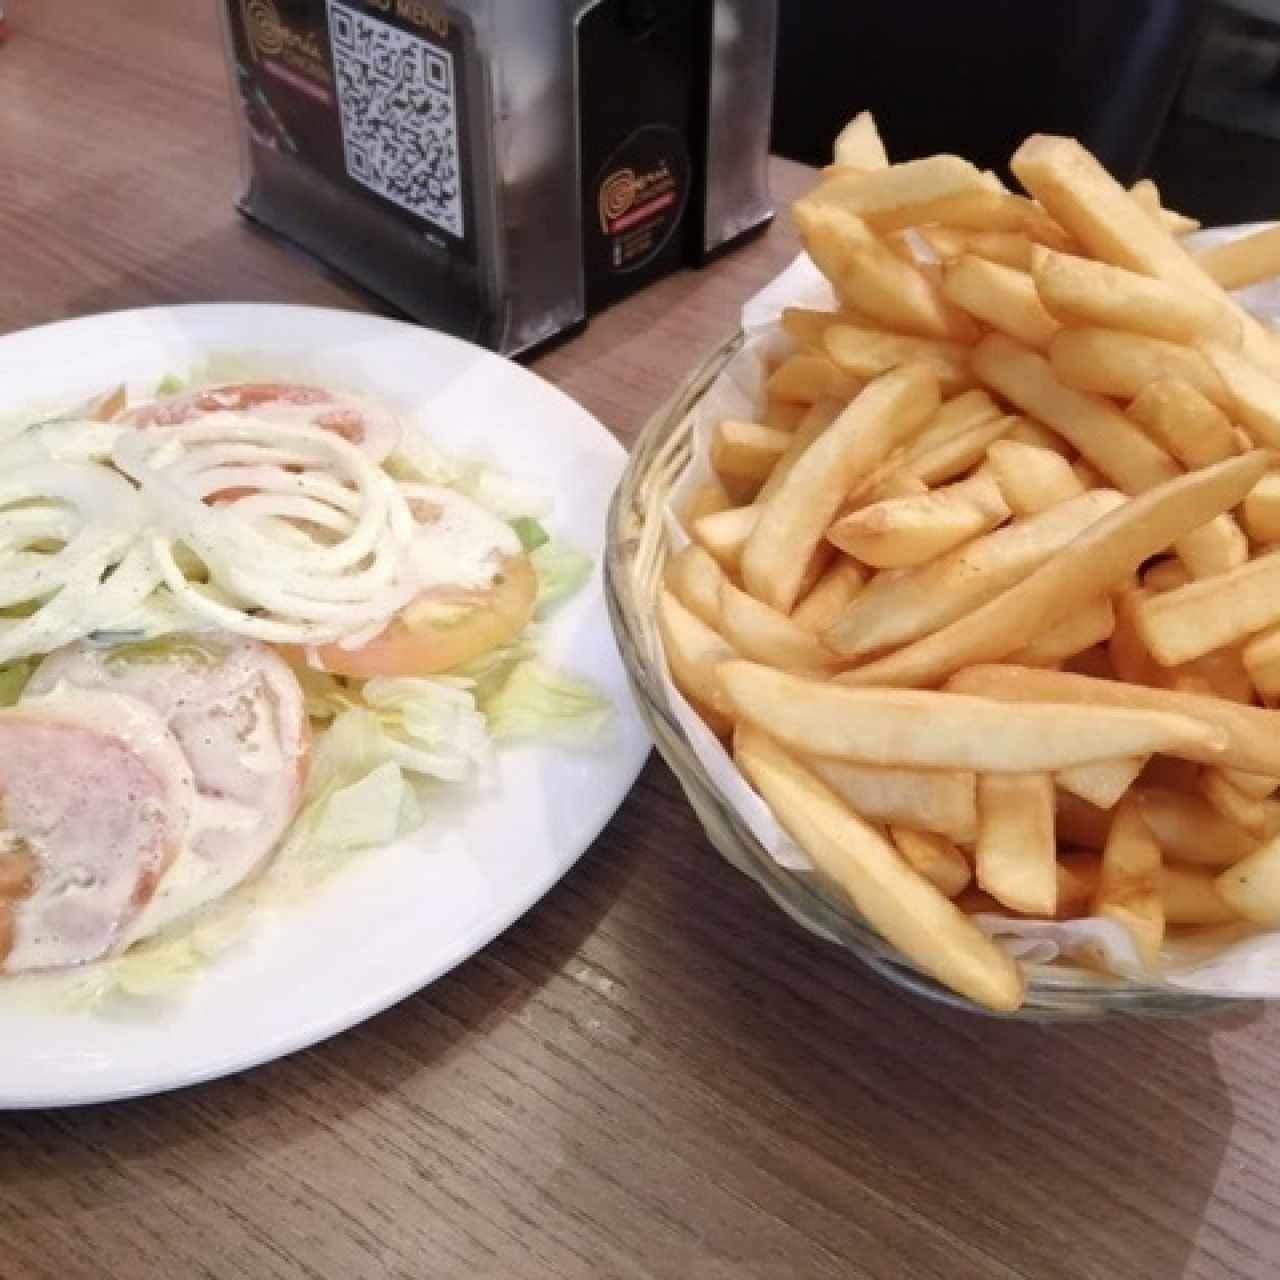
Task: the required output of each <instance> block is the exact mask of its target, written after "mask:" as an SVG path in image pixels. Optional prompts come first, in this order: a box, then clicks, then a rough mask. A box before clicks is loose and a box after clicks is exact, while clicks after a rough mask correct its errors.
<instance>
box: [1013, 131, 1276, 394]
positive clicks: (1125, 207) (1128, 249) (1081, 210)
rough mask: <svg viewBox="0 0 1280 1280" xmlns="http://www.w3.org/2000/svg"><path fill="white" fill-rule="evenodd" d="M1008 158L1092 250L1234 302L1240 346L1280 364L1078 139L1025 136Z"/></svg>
mask: <svg viewBox="0 0 1280 1280" xmlns="http://www.w3.org/2000/svg"><path fill="white" fill-rule="evenodd" d="M1010 165H1011V167H1012V169H1013V172H1014V174H1015V175H1016V176H1017V178H1018V180H1019V181H1020V182H1021V183H1022V185H1023V186H1024V187H1025V188H1026V189H1027V190H1028V191H1029V192H1030V193H1031V194H1032V195H1033V196H1035V197H1036V199H1037V200H1038V201H1039V202H1040V203H1041V205H1043V206H1044V208H1045V209H1046V210H1047V211H1048V213H1049V214H1050V215H1051V216H1052V217H1053V218H1055V219H1056V220H1057V221H1058V223H1060V224H1061V225H1062V227H1063V228H1065V230H1066V231H1067V232H1069V233H1070V234H1071V235H1073V236H1075V238H1076V239H1077V240H1078V241H1079V242H1080V243H1081V244H1082V245H1083V246H1084V247H1085V248H1086V249H1087V250H1088V251H1089V253H1090V254H1092V255H1093V257H1095V258H1098V259H1100V260H1101V261H1103V262H1110V263H1112V264H1114V265H1115V266H1119V267H1127V268H1128V269H1129V270H1130V271H1137V272H1139V273H1141V274H1142V275H1147V276H1153V277H1155V278H1156V279H1158V280H1164V281H1165V282H1166V283H1168V284H1172V285H1179V286H1183V287H1185V288H1189V289H1194V290H1196V291H1197V292H1200V293H1203V294H1205V295H1206V296H1207V297H1208V298H1210V299H1211V300H1212V301H1213V303H1214V305H1215V306H1218V307H1219V308H1223V309H1229V310H1231V311H1232V312H1234V314H1235V315H1236V316H1238V317H1239V319H1240V322H1241V324H1242V326H1243V350H1244V353H1245V354H1246V355H1247V356H1249V358H1250V359H1252V360H1255V361H1259V362H1260V363H1261V364H1262V366H1263V367H1264V368H1269V369H1276V368H1280V346H1277V344H1276V343H1275V341H1274V339H1273V337H1272V335H1271V334H1270V332H1269V331H1268V330H1267V329H1266V327H1265V326H1264V325H1263V324H1261V323H1260V322H1259V321H1258V320H1256V319H1255V318H1254V317H1253V316H1251V315H1249V314H1248V313H1247V312H1246V311H1244V310H1243V308H1241V307H1240V306H1238V305H1237V304H1236V303H1235V302H1234V301H1233V300H1232V298H1231V297H1230V295H1229V294H1227V293H1226V292H1225V291H1224V290H1223V289H1222V287H1221V285H1219V284H1218V283H1217V281H1216V280H1214V279H1213V277H1212V276H1211V275H1209V273H1208V272H1207V271H1206V270H1205V269H1204V267H1203V266H1201V265H1200V264H1199V263H1198V262H1196V260H1195V259H1194V258H1192V256H1191V255H1190V254H1189V253H1187V251H1186V250H1185V249H1184V248H1183V247H1182V246H1181V245H1180V244H1178V243H1177V241H1175V240H1174V239H1173V238H1172V237H1171V236H1170V235H1169V234H1168V233H1167V232H1165V231H1163V230H1162V229H1161V228H1160V227H1158V226H1157V225H1155V223H1154V222H1153V221H1152V219H1151V218H1150V217H1149V216H1148V215H1147V214H1146V213H1145V212H1144V211H1143V210H1142V209H1141V208H1140V207H1139V206H1138V205H1137V204H1136V203H1135V201H1134V200H1133V198H1132V197H1131V196H1130V195H1129V193H1128V192H1127V191H1126V190H1125V189H1124V188H1123V187H1122V186H1121V185H1120V184H1119V183H1118V182H1116V180H1115V179H1114V178H1112V177H1111V175H1110V174H1109V173H1107V171H1106V170H1105V169H1104V168H1103V167H1102V165H1100V164H1099V163H1098V161H1097V160H1096V159H1094V157H1093V156H1091V155H1090V154H1089V153H1088V152H1087V151H1086V150H1085V149H1084V148H1083V147H1082V146H1081V145H1080V144H1079V143H1078V142H1075V141H1074V140H1072V139H1069V138H1055V137H1051V136H1047V135H1044V134H1040V135H1037V136H1035V137H1032V138H1029V139H1027V141H1026V142H1024V143H1023V144H1022V146H1021V147H1019V148H1018V150H1017V152H1016V153H1015V154H1014V157H1013V159H1012V161H1011V162H1010Z"/></svg>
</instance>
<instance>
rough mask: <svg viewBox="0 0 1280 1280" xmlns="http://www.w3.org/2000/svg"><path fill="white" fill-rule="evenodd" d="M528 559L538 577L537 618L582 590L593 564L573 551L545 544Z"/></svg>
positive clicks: (557, 545) (572, 548)
mask: <svg viewBox="0 0 1280 1280" xmlns="http://www.w3.org/2000/svg"><path fill="white" fill-rule="evenodd" d="M529 559H530V561H531V562H532V564H533V571H534V573H536V574H537V575H538V604H537V614H538V617H540V618H543V617H546V615H547V614H548V613H550V612H552V611H553V610H554V609H555V607H556V605H558V604H560V603H561V602H562V601H564V600H567V599H568V598H569V597H570V596H571V595H573V594H574V593H575V592H577V591H579V590H581V588H582V586H583V584H584V583H585V582H586V581H587V579H588V578H589V577H590V576H591V565H592V560H591V557H590V556H588V555H584V554H583V553H582V552H581V551H579V550H578V549H577V548H576V547H570V546H566V545H565V544H564V543H562V542H547V543H546V544H544V545H543V546H541V547H538V548H537V549H536V550H535V551H533V552H531V553H530V555H529Z"/></svg>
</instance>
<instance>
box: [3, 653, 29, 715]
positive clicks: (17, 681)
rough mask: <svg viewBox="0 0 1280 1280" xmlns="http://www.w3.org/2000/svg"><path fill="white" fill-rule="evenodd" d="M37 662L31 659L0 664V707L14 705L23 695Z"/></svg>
mask: <svg viewBox="0 0 1280 1280" xmlns="http://www.w3.org/2000/svg"><path fill="white" fill-rule="evenodd" d="M35 669H36V664H35V662H34V661H33V660H31V659H26V660H24V661H22V662H8V663H5V665H4V666H0V707H12V706H14V705H15V704H16V703H17V701H18V699H19V698H21V697H22V691H23V690H24V689H25V688H26V687H27V681H28V680H30V679H31V673H32V672H33V671H34V670H35Z"/></svg>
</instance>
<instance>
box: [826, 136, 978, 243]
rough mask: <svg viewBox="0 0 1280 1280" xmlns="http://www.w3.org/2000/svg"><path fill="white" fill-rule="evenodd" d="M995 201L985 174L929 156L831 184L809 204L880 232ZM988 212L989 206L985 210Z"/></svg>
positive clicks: (948, 158)
mask: <svg viewBox="0 0 1280 1280" xmlns="http://www.w3.org/2000/svg"><path fill="white" fill-rule="evenodd" d="M991 195H993V193H992V191H991V188H990V187H989V186H988V185H987V184H986V182H985V181H984V179H983V177H982V174H981V173H980V172H979V171H978V170H977V169H976V168H974V166H973V165H971V164H970V163H969V162H968V161H967V160H961V159H960V158H959V156H947V155H939V156H929V157H927V158H926V159H923V160H911V161H908V162H907V163H906V164H896V165H892V166H890V167H889V168H887V169H880V170H877V171H875V172H872V173H865V174H859V175H857V176H856V177H855V176H841V177H834V178H830V179H828V180H827V181H826V182H823V183H821V184H820V185H819V186H818V188H817V189H816V190H815V191H813V192H811V193H810V195H809V196H808V197H806V199H808V200H812V201H814V202H815V203H817V204H825V205H832V206H834V207H836V208H838V209H841V210H843V211H844V212H846V213H851V214H855V215H857V216H858V217H861V218H865V219H866V221H867V223H868V224H869V225H870V226H872V227H874V228H875V229H876V230H877V231H880V232H885V231H897V230H900V229H901V228H903V227H913V226H919V225H921V224H922V223H925V222H934V221H939V220H940V218H939V215H940V214H941V215H946V214H948V213H950V212H953V211H955V210H957V209H968V208H970V207H972V206H973V202H975V200H976V202H977V203H979V204H981V203H982V200H983V198H984V197H990V196H991ZM982 207H984V208H985V207H987V205H985V204H984V205H982Z"/></svg>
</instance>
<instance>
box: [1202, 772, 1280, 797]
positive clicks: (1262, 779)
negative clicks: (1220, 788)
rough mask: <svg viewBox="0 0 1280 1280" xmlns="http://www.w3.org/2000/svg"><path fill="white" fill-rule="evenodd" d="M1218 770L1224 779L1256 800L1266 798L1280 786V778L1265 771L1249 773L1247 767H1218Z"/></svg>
mask: <svg viewBox="0 0 1280 1280" xmlns="http://www.w3.org/2000/svg"><path fill="white" fill-rule="evenodd" d="M1216 772H1217V773H1219V774H1221V775H1222V779H1223V781H1225V782H1228V783H1230V784H1231V785H1232V786H1233V787H1234V788H1235V789H1236V790H1237V791H1239V792H1242V793H1243V794H1244V795H1246V796H1251V797H1252V798H1253V799H1255V800H1265V799H1266V798H1267V797H1268V796H1271V795H1274V794H1275V792H1276V789H1277V788H1278V787H1280V778H1270V777H1268V776H1267V775H1266V774H1265V773H1249V772H1248V771H1247V770H1245V769H1218V770H1216Z"/></svg>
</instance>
